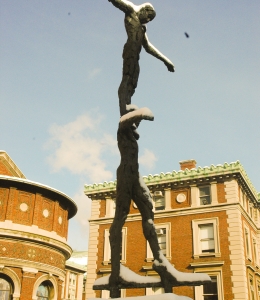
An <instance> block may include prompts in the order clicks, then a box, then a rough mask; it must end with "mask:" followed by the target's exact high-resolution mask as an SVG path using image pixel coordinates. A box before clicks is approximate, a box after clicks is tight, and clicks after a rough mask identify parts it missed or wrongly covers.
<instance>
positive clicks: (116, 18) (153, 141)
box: [0, 0, 260, 250]
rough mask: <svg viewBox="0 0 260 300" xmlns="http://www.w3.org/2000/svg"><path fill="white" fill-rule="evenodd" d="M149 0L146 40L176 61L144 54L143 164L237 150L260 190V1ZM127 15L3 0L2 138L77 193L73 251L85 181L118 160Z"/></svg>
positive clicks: (145, 170) (28, 166)
mask: <svg viewBox="0 0 260 300" xmlns="http://www.w3.org/2000/svg"><path fill="white" fill-rule="evenodd" d="M141 3H143V1H139V0H138V1H137V0H136V1H135V4H141ZM152 4H153V5H154V7H155V10H156V12H157V16H156V18H155V19H154V20H153V21H152V22H151V23H149V24H148V26H147V34H148V37H149V40H150V42H151V43H153V44H154V46H155V47H157V48H158V49H159V50H160V51H161V52H163V53H164V54H165V55H166V56H167V57H169V58H170V59H171V60H172V61H173V63H174V64H175V67H176V72H175V73H174V74H173V73H169V72H168V71H167V69H166V67H165V66H164V64H163V63H162V62H160V61H158V60H156V59H155V58H154V57H151V56H149V55H148V54H147V53H145V51H143V52H142V53H141V60H140V66H141V73H140V77H139V83H138V87H137V90H136V93H135V95H134V97H133V99H132V103H134V104H136V105H138V106H140V107H142V106H147V107H149V108H150V109H151V110H152V111H153V113H154V115H155V120H154V122H143V123H142V124H141V125H140V129H139V133H140V135H141V139H140V143H139V145H140V157H141V158H142V159H141V162H142V164H141V165H140V169H141V172H142V174H143V175H148V174H156V173H160V172H170V171H173V170H178V169H179V161H180V160H185V159H192V158H193V159H196V161H197V166H201V167H204V166H208V165H211V164H215V165H216V164H223V163H225V162H228V163H230V162H233V161H236V160H240V162H241V163H242V164H243V166H244V168H245V170H246V171H247V173H248V175H249V177H250V178H251V181H252V183H253V184H254V186H255V187H256V189H257V190H258V191H260V180H259V175H258V173H259V170H258V169H259V165H260V130H259V127H260V116H259V115H260V101H259V100H260V99H259V98H260V83H259V82H260V78H259V77H260V71H259V70H260V22H259V15H260V2H259V0H250V1H248V0H243V1H242V0H218V1H216V0H215V1H213V0H176V1H173V0H163V1H162V0H153V1H152ZM123 18H124V15H123V13H122V12H120V11H119V10H117V9H116V8H115V7H113V6H112V4H111V3H109V2H108V1H106V0H84V1H83V0H82V1H81V0H74V1H72V0H70V1H69V0H49V1H44V0H38V1H35V0H0V22H1V23H0V24H1V27H0V44H1V52H0V60H1V61H0V62H1V66H0V67H1V72H0V74H1V78H0V81H1V83H0V84H1V85H0V93H1V94H0V96H1V110H0V111H1V117H0V125H1V146H0V148H1V149H2V150H5V151H7V153H8V154H9V155H10V156H11V158H12V159H13V160H14V161H15V163H16V164H17V165H18V167H19V168H20V169H21V170H22V172H23V173H24V174H25V176H26V177H27V178H28V179H30V180H33V181H38V182H41V183H43V184H47V185H49V186H51V187H54V188H56V189H59V190H61V191H63V192H65V193H66V194H68V195H69V196H70V197H72V198H73V199H74V200H75V201H76V202H77V203H78V205H79V208H80V209H79V214H78V216H77V217H76V218H74V219H73V220H72V221H71V227H70V232H69V242H70V244H71V246H72V247H73V248H76V249H78V250H83V249H86V248H87V230H88V226H87V218H88V215H89V212H88V211H89V201H88V200H87V199H86V198H85V197H84V196H82V192H83V185H84V184H85V183H87V184H91V183H94V182H102V181H105V180H108V181H109V180H114V179H115V170H116V168H117V166H118V163H119V155H118V150H117V147H116V141H115V139H116V130H117V124H118V118H119V111H118V99H117V89H118V86H119V83H120V81H121V72H122V58H121V55H122V48H123V45H124V42H125V40H126V34H125V29H124V25H123ZM184 32H187V33H188V34H189V35H190V37H189V38H186V37H185V35H184ZM144 155H145V157H144Z"/></svg>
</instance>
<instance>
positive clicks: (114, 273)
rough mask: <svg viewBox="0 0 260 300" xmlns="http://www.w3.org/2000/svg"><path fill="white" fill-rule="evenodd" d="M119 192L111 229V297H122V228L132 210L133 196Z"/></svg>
mask: <svg viewBox="0 0 260 300" xmlns="http://www.w3.org/2000/svg"><path fill="white" fill-rule="evenodd" d="M120 190H122V192H120V191H118V192H117V198H116V211H115V217H114V220H113V223H112V225H111V227H110V236H109V240H110V246H111V265H112V270H111V275H110V279H109V285H110V297H111V298H118V297H120V289H119V287H118V284H119V280H120V278H119V274H120V254H121V253H120V251H121V245H122V228H123V225H124V223H125V220H126V218H127V215H128V213H129V209H130V203H131V196H130V194H129V193H127V189H126V190H124V189H120Z"/></svg>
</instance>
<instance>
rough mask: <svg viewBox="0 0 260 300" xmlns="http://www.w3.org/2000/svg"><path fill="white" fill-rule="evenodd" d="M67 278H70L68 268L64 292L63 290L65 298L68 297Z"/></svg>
mask: <svg viewBox="0 0 260 300" xmlns="http://www.w3.org/2000/svg"><path fill="white" fill-rule="evenodd" d="M69 280H70V270H67V271H66V278H65V292H64V298H65V299H68V297H69Z"/></svg>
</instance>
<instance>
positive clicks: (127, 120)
mask: <svg viewBox="0 0 260 300" xmlns="http://www.w3.org/2000/svg"><path fill="white" fill-rule="evenodd" d="M142 120H148V121H153V120H154V115H153V113H152V112H151V110H150V109H149V108H147V107H143V108H138V109H136V110H134V111H130V112H128V113H126V114H125V115H123V116H122V117H121V118H120V123H119V124H120V125H119V126H120V127H128V126H132V124H134V123H140V122H141V121H142Z"/></svg>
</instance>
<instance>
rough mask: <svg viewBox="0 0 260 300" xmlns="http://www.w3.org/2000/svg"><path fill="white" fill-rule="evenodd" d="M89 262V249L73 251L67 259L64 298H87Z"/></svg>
mask: <svg viewBox="0 0 260 300" xmlns="http://www.w3.org/2000/svg"><path fill="white" fill-rule="evenodd" d="M87 263H88V252H87V251H73V252H72V254H71V257H70V258H69V259H68V260H67V261H66V266H65V267H66V278H65V286H64V299H68V300H70V299H77V300H82V299H85V284H86V275H87V273H86V272H87Z"/></svg>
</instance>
